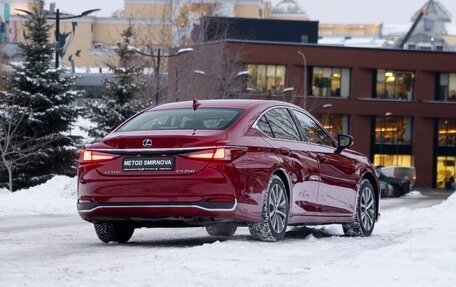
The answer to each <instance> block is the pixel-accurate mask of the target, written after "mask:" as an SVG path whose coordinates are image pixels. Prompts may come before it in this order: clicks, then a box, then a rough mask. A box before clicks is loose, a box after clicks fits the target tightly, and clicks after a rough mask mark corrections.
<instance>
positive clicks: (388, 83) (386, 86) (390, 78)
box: [376, 70, 415, 101]
mask: <svg viewBox="0 0 456 287" xmlns="http://www.w3.org/2000/svg"><path fill="white" fill-rule="evenodd" d="M414 79H415V74H414V73H413V72H400V71H389V70H377V85H376V87H377V88H376V97H377V98H381V99H394V100H406V101H411V100H412V98H413V84H414Z"/></svg>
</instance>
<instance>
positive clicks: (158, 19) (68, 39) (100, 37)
mask: <svg viewBox="0 0 456 287" xmlns="http://www.w3.org/2000/svg"><path fill="white" fill-rule="evenodd" d="M285 2H286V1H285ZM39 3H40V0H0V18H1V23H2V24H1V25H2V31H3V32H2V33H3V34H2V35H1V39H2V43H3V44H4V45H3V47H2V49H1V50H2V52H3V53H2V54H3V55H2V56H3V58H4V60H5V61H20V55H19V50H18V49H17V43H19V42H23V41H24V40H25V39H24V35H25V34H24V26H23V24H24V21H25V18H24V17H22V16H23V15H21V12H18V11H17V10H15V9H23V10H28V11H33V8H34V7H35V6H36V5H38V4H39ZM96 5H97V4H96V1H94V3H93V7H87V8H88V9H90V8H97V6H96ZM50 12H53V11H52V9H51V11H50ZM61 12H64V11H61ZM213 15H217V16H224V17H237V18H254V19H264V18H269V17H270V16H271V2H270V1H264V0H226V1H218V0H214V1H200V0H180V1H175V0H124V9H123V10H122V11H117V12H116V13H114V14H113V16H112V17H95V16H88V17H84V18H77V19H72V20H62V21H61V27H60V30H61V36H60V37H61V39H64V41H62V42H64V45H63V47H62V48H61V49H62V52H63V57H62V64H63V65H64V66H66V67H70V66H71V62H72V61H73V63H74V65H75V66H76V67H81V68H86V67H87V68H98V67H103V66H105V62H106V61H109V60H110V58H112V55H113V49H114V48H115V47H116V43H118V42H120V41H121V32H122V31H123V30H125V29H126V28H127V27H128V25H133V27H134V29H135V32H136V37H135V38H134V39H133V43H132V44H133V45H135V46H137V47H140V48H144V47H150V48H152V49H164V50H168V49H170V48H171V47H175V46H183V45H188V44H193V43H194V42H195V39H194V38H193V35H194V31H195V30H198V29H199V25H200V18H201V17H203V16H213ZM51 23H52V21H51ZM51 35H54V32H53V31H51ZM52 37H53V36H52Z"/></svg>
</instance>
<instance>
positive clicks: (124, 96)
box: [86, 26, 145, 139]
mask: <svg viewBox="0 0 456 287" xmlns="http://www.w3.org/2000/svg"><path fill="white" fill-rule="evenodd" d="M132 37H133V28H132V27H131V26H129V27H128V28H127V29H126V30H125V31H123V32H122V39H123V40H122V43H121V44H119V45H118V47H117V49H116V54H117V58H118V60H119V65H118V66H116V65H113V64H110V63H106V65H107V66H108V67H109V69H110V70H111V71H112V72H113V74H114V78H113V79H111V80H105V82H104V92H103V96H102V98H101V100H100V101H97V102H95V103H90V104H88V111H89V112H88V114H87V115H86V117H87V118H88V119H90V120H91V121H92V122H93V123H95V126H94V127H93V128H90V129H88V130H87V131H88V133H89V136H91V137H93V138H94V139H101V138H103V137H104V136H105V135H107V134H108V133H110V132H111V131H112V130H113V129H114V128H115V127H117V126H118V125H119V124H121V123H122V122H123V121H125V120H126V119H128V118H129V117H131V116H132V115H134V114H135V113H137V112H138V111H139V110H141V109H142V108H143V106H142V104H141V102H140V101H139V100H138V94H139V91H140V90H141V89H143V88H144V85H145V81H144V74H143V73H144V66H143V65H137V64H136V63H134V61H132V60H133V58H134V55H135V51H134V49H132V47H131V46H130V41H131V38H132Z"/></svg>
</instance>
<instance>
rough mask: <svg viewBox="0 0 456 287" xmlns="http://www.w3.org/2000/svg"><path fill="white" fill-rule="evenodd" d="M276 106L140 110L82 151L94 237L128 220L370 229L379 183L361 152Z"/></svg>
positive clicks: (346, 139)
mask: <svg viewBox="0 0 456 287" xmlns="http://www.w3.org/2000/svg"><path fill="white" fill-rule="evenodd" d="M350 145H352V138H351V137H350V136H348V135H339V136H338V138H337V140H335V139H333V138H332V137H331V136H330V134H329V133H328V132H327V131H326V130H325V129H324V128H323V126H322V125H321V124H320V123H319V122H318V121H317V120H316V119H315V118H314V117H312V116H311V115H310V114H309V113H307V112H306V111H304V110H303V109H301V108H299V107H297V106H295V105H292V104H289V103H285V102H279V101H258V100H208V101H201V102H197V101H194V102H179V103H171V104H164V105H160V106H156V107H152V108H149V109H147V110H145V111H142V112H140V113H138V114H137V115H135V116H134V117H132V118H130V119H128V120H127V121H126V122H125V123H123V124H122V125H120V126H119V127H118V128H116V129H115V130H114V131H113V132H111V133H110V134H109V135H107V136H106V137H105V138H104V139H103V140H101V141H100V142H99V143H95V144H91V145H89V146H87V147H86V148H85V149H84V150H83V151H82V153H81V160H80V165H79V169H78V179H79V180H78V211H79V214H80V216H81V217H82V218H83V219H85V220H87V221H89V222H92V223H94V225H95V230H96V233H97V235H98V237H99V238H100V240H102V241H103V242H109V241H117V242H120V243H123V242H127V241H128V240H129V239H130V238H131V236H132V234H133V232H134V229H135V228H141V227H189V226H205V227H206V230H207V232H208V233H209V234H210V235H215V236H230V235H233V234H234V233H235V231H236V228H237V227H238V226H245V225H247V226H248V227H249V229H250V233H251V235H252V237H253V238H255V239H258V240H262V241H277V240H280V239H282V238H283V237H284V235H285V232H286V229H287V226H290V225H304V224H305V225H315V224H336V223H337V224H342V226H343V230H344V232H345V233H346V234H347V235H350V236H369V235H371V233H372V230H373V229H374V225H375V222H376V220H377V217H378V202H379V187H378V182H377V178H376V177H375V173H374V170H373V169H372V167H371V164H370V163H369V160H368V159H367V158H366V156H364V155H362V154H360V153H358V152H355V151H352V150H349V149H347V148H348V147H349V146H350Z"/></svg>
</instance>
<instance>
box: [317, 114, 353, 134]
mask: <svg viewBox="0 0 456 287" xmlns="http://www.w3.org/2000/svg"><path fill="white" fill-rule="evenodd" d="M315 117H316V118H317V120H318V121H319V122H320V123H321V124H322V125H323V127H324V128H325V129H326V130H327V131H328V132H329V133H330V134H331V135H332V136H333V137H334V138H335V139H337V135H338V134H348V133H349V132H348V123H349V116H348V115H335V114H316V115H315Z"/></svg>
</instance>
